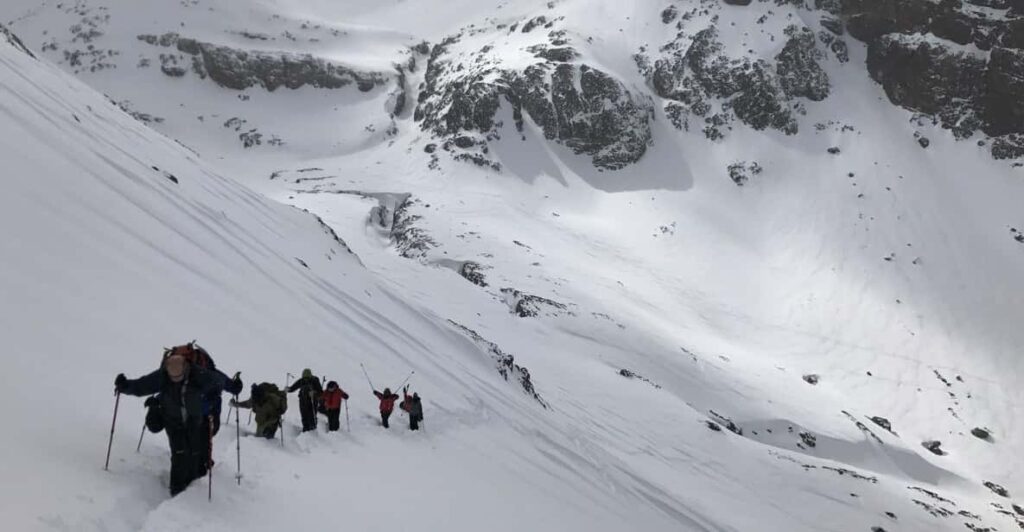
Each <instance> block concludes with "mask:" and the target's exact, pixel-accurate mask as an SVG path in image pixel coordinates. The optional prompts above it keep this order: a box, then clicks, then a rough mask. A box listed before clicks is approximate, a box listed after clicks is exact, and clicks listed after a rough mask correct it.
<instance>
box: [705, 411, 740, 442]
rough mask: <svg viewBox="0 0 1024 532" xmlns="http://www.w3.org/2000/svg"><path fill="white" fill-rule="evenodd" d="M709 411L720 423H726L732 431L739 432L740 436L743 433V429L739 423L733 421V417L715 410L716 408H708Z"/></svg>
mask: <svg viewBox="0 0 1024 532" xmlns="http://www.w3.org/2000/svg"><path fill="white" fill-rule="evenodd" d="M708 413H710V414H711V417H713V418H715V419H717V420H718V422H719V423H721V424H722V425H725V428H727V429H729V431H730V432H732V433H734V434H738V435H740V436H742V435H743V429H742V428H741V427H740V426H739V425H737V424H735V423H733V421H732V420H731V419H729V418H727V417H725V416H723V415H721V414H719V413H718V412H715V411H714V410H708Z"/></svg>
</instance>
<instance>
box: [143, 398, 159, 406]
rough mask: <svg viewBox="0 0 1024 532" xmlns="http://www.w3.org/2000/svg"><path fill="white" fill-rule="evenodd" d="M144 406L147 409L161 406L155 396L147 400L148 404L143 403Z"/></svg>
mask: <svg viewBox="0 0 1024 532" xmlns="http://www.w3.org/2000/svg"><path fill="white" fill-rule="evenodd" d="M143 404H144V405H146V408H152V407H154V406H157V405H159V404H160V400H159V399H157V398H156V396H155V395H154V396H152V397H150V398H149V399H146V402H145V403H143Z"/></svg>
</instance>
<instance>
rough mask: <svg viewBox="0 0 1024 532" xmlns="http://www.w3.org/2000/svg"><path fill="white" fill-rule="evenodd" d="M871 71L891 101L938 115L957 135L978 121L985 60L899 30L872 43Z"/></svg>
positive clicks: (869, 66) (963, 134)
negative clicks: (980, 81) (978, 103)
mask: <svg viewBox="0 0 1024 532" xmlns="http://www.w3.org/2000/svg"><path fill="white" fill-rule="evenodd" d="M867 64H868V71H869V72H870V74H871V77H872V78H874V79H875V81H878V82H879V83H881V84H882V86H883V87H884V88H885V92H886V94H887V95H888V96H889V100H890V101H892V102H893V103H895V104H897V105H900V106H903V107H906V108H908V109H912V110H915V111H919V112H921V113H925V114H928V115H932V116H936V117H937V118H938V119H939V120H940V121H941V122H942V124H943V126H944V127H947V128H950V129H953V130H954V133H956V134H957V135H958V136H959V137H966V136H968V135H970V134H971V133H972V132H973V131H974V130H975V129H976V128H977V127H979V125H980V119H979V118H978V114H979V113H978V106H977V103H976V102H978V101H980V99H981V97H982V94H983V92H982V91H983V87H982V85H981V84H980V83H979V82H978V80H979V79H983V78H984V74H985V60H984V58H982V57H979V56H976V55H974V54H971V53H969V52H963V51H954V50H952V49H951V48H949V47H947V46H944V45H941V44H935V43H932V42H930V41H928V40H926V39H920V38H917V37H914V36H906V35H900V34H893V35H886V36H884V37H882V38H881V39H878V40H877V41H876V42H873V43H871V44H870V45H869V46H868V60H867Z"/></svg>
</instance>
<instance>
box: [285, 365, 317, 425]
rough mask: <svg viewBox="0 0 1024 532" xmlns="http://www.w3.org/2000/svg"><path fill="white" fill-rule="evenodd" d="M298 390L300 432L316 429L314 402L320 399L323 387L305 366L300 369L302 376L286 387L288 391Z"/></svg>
mask: <svg viewBox="0 0 1024 532" xmlns="http://www.w3.org/2000/svg"><path fill="white" fill-rule="evenodd" d="M295 390H298V391H299V412H300V413H301V414H302V432H307V431H310V430H316V403H317V401H319V400H320V394H322V393H323V391H324V389H323V387H322V386H321V385H320V379H318V378H316V376H315V375H313V372H312V371H311V370H310V369H309V368H306V369H304V370H302V377H301V378H300V379H299V380H297V381H295V382H293V383H292V385H291V386H289V387H288V393H292V392H294V391H295Z"/></svg>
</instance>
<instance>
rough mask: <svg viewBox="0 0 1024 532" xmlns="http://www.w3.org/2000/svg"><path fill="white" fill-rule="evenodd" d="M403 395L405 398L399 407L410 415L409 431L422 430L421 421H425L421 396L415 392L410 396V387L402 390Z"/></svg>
mask: <svg viewBox="0 0 1024 532" xmlns="http://www.w3.org/2000/svg"><path fill="white" fill-rule="evenodd" d="M402 395H404V396H405V397H404V398H403V399H402V402H401V403H399V405H398V407H399V408H401V409H402V410H405V411H406V412H408V413H409V430H420V421H423V404H422V403H421V402H420V395H419V394H418V393H415V392H413V394H412V395H411V396H410V395H409V386H406V387H405V388H402Z"/></svg>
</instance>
